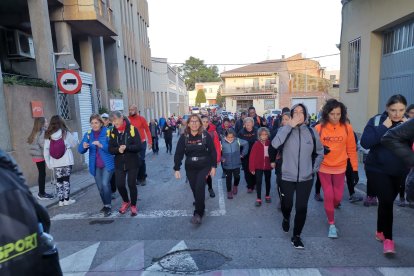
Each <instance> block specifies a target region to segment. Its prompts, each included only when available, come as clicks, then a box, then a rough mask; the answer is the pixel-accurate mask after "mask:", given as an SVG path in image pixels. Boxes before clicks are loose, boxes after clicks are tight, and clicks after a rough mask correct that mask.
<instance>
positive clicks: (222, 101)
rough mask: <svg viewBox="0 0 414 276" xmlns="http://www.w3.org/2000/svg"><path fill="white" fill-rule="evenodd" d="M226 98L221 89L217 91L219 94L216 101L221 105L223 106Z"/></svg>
mask: <svg viewBox="0 0 414 276" xmlns="http://www.w3.org/2000/svg"><path fill="white" fill-rule="evenodd" d="M225 100H226V98H225V97H223V96H221V91H220V89H219V90H218V91H217V96H216V103H217V104H218V105H219V106H223V103H224V101H225Z"/></svg>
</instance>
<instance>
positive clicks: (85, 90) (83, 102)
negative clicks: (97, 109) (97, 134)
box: [77, 72, 93, 164]
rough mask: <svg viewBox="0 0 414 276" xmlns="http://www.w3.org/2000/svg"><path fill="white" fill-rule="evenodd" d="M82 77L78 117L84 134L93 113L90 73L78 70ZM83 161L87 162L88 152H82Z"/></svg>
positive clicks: (89, 125)
mask: <svg viewBox="0 0 414 276" xmlns="http://www.w3.org/2000/svg"><path fill="white" fill-rule="evenodd" d="M79 74H80V76H81V79H82V89H81V92H80V93H78V94H77V95H78V101H79V115H80V116H79V117H80V122H81V129H82V135H81V137H83V134H85V132H87V131H88V130H90V129H91V124H90V123H89V118H90V116H91V114H92V113H93V107H92V83H93V80H92V75H91V74H89V73H85V72H79ZM84 156H85V163H86V164H89V152H87V153H85V154H84Z"/></svg>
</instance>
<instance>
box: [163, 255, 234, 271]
mask: <svg viewBox="0 0 414 276" xmlns="http://www.w3.org/2000/svg"><path fill="white" fill-rule="evenodd" d="M230 260H231V259H230V258H227V257H226V256H224V255H223V254H221V253H218V252H215V251H212V250H201V249H186V250H179V251H174V252H171V253H169V254H167V255H165V256H163V257H161V258H160V259H158V260H157V261H158V264H159V265H160V266H161V267H162V268H163V269H164V270H166V271H169V272H182V273H186V272H201V271H210V270H216V269H218V268H219V267H221V266H222V265H223V264H225V263H226V262H228V261H230Z"/></svg>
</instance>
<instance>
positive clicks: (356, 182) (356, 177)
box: [352, 171, 359, 186]
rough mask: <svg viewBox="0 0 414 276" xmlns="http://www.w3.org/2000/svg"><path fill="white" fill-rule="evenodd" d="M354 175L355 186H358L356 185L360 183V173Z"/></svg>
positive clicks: (356, 172) (355, 172)
mask: <svg viewBox="0 0 414 276" xmlns="http://www.w3.org/2000/svg"><path fill="white" fill-rule="evenodd" d="M352 174H353V175H352V177H353V180H354V186H356V184H358V182H359V175H358V171H354V172H353V173H352Z"/></svg>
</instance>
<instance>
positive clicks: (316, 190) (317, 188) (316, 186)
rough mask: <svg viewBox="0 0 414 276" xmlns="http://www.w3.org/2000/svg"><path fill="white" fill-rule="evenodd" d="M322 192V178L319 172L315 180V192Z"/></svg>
mask: <svg viewBox="0 0 414 276" xmlns="http://www.w3.org/2000/svg"><path fill="white" fill-rule="evenodd" d="M320 193H321V180H320V179H319V173H317V174H316V181H315V194H320Z"/></svg>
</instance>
